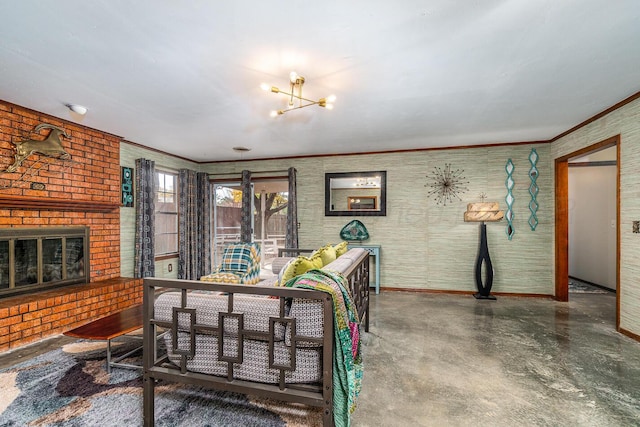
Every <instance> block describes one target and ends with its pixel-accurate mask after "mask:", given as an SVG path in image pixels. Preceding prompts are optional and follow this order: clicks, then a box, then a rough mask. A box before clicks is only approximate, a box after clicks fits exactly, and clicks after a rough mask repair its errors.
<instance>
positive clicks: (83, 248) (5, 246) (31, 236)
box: [0, 227, 89, 296]
mask: <svg viewBox="0 0 640 427" xmlns="http://www.w3.org/2000/svg"><path fill="white" fill-rule="evenodd" d="M88 261H89V229H88V228H86V227H69V228H32V229H18V228H15V229H13V228H11V229H2V230H0V296H7V295H14V294H16V293H25V292H31V291H35V290H42V289H46V288H50V287H55V286H61V285H67V284H75V283H82V282H88V281H89V262H88Z"/></svg>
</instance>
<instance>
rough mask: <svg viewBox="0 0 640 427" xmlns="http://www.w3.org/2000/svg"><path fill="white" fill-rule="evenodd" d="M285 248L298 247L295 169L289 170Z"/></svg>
mask: <svg viewBox="0 0 640 427" xmlns="http://www.w3.org/2000/svg"><path fill="white" fill-rule="evenodd" d="M285 247H287V248H297V247H298V194H297V189H296V169H295V168H289V201H288V202H287V235H286V236H285Z"/></svg>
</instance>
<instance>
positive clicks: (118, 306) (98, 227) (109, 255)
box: [0, 101, 142, 352]
mask: <svg viewBox="0 0 640 427" xmlns="http://www.w3.org/2000/svg"><path fill="white" fill-rule="evenodd" d="M40 123H48V124H51V125H55V126H59V127H61V128H63V129H64V130H65V131H66V132H67V133H68V134H70V138H69V139H67V138H63V139H62V146H63V147H64V149H65V151H67V152H68V153H69V154H70V155H71V160H70V161H64V160H61V159H51V158H47V157H44V156H41V155H39V154H34V155H32V156H31V157H29V158H27V160H25V161H24V163H23V164H22V166H21V167H19V168H18V169H17V171H16V172H14V173H7V172H0V197H2V199H0V227H46V226H60V225H74V226H88V227H90V241H91V244H90V252H91V260H90V263H91V264H90V266H91V272H90V281H91V282H92V283H90V284H85V285H74V286H69V287H65V288H58V289H53V290H48V291H44V292H39V293H37V294H33V295H23V296H14V297H10V298H4V299H0V352H2V351H6V350H8V349H13V348H16V347H19V346H22V345H25V344H28V343H31V342H34V341H37V340H40V339H42V338H44V337H47V336H50V335H55V334H59V333H62V332H65V331H67V330H69V329H73V328H75V327H77V326H80V325H82V324H85V323H88V322H89V321H91V320H93V319H96V318H99V317H104V316H106V315H108V314H111V313H113V312H116V311H120V310H122V309H124V308H127V307H129V306H131V305H134V304H140V303H141V302H142V281H141V280H134V279H120V278H119V276H120V212H119V209H118V206H119V202H120V141H121V138H120V137H118V136H115V135H111V134H108V133H104V132H100V131H97V130H94V129H90V128H87V127H84V126H81V125H78V124H75V123H72V122H67V121H64V120H61V119H58V118H55V117H52V116H48V115H46V114H43V113H39V112H36V111H32V110H28V109H25V108H22V107H19V106H16V105H13V104H10V103H6V102H3V101H0V171H3V170H6V168H7V166H9V165H11V164H12V163H13V161H14V146H13V144H12V143H11V142H18V141H22V140H26V139H34V140H42V139H44V137H45V136H46V135H48V132H49V130H42V131H41V132H40V133H39V134H33V133H31V131H32V130H33V128H34V127H35V126H37V125H38V124H40ZM30 171H34V172H35V173H33V174H32V175H29V174H27V175H28V178H27V179H26V180H25V179H21V177H22V176H23V175H25V172H30ZM32 182H36V183H41V184H44V185H45V189H44V190H32V189H31V188H30V186H31V183H32ZM25 198H27V199H30V201H33V199H34V198H37V200H45V201H55V202H59V201H63V202H65V203H66V204H65V203H60V204H55V206H54V207H47V208H39V207H38V206H35V207H34V206H31V205H29V207H28V208H25V207H16V205H15V204H14V203H13V202H14V201H18V202H21V201H23V200H24V199H25ZM68 201H70V203H69V202H68ZM74 202H75V203H80V202H89V206H92V207H93V206H95V205H100V206H102V207H103V208H101V209H92V208H88V209H85V210H84V211H83V210H80V211H79V210H78V207H77V205H76V206H75V207H74V205H73V203H74ZM70 206H71V207H70ZM104 206H107V208H106V209H104Z"/></svg>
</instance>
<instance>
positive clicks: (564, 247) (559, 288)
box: [555, 135, 620, 329]
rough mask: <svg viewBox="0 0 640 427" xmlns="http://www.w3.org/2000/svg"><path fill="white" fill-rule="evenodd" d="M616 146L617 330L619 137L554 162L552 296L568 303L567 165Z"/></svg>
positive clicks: (617, 322)
mask: <svg viewBox="0 0 640 427" xmlns="http://www.w3.org/2000/svg"><path fill="white" fill-rule="evenodd" d="M611 147H615V159H616V160H615V164H616V171H615V176H616V178H615V179H616V195H615V199H616V202H615V206H616V207H615V211H616V212H615V217H616V219H615V240H616V243H615V288H616V290H617V292H616V329H619V326H620V309H619V307H620V291H619V289H620V136H619V135H618V136H615V137H612V138H609V139H606V140H604V141H601V142H599V143H597V144H594V145H591V146H589V147H586V148H583V149H581V150H578V151H575V152H573V153H570V154H568V155H565V156H563V157H560V158H558V159H556V161H555V209H556V211H555V219H556V234H555V258H556V259H555V265H556V280H555V282H556V283H555V296H556V299H557V300H559V301H568V300H569V211H570V209H569V163H570V162H571V161H572V160H574V159H577V158H580V157H583V156H585V155H587V154H590V153H596V152H599V151H602V150H605V149H608V148H611Z"/></svg>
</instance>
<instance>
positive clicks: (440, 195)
mask: <svg viewBox="0 0 640 427" xmlns="http://www.w3.org/2000/svg"><path fill="white" fill-rule="evenodd" d="M463 172H464V169H456V170H452V169H451V164H450V163H445V165H444V168H439V167H437V166H435V167H434V168H433V171H432V172H431V173H430V174H428V175H427V180H428V181H429V182H428V183H427V184H426V185H425V187H430V188H431V190H429V193H428V194H427V196H428V197H431V198H433V199H434V200H435V201H436V204H438V205H439V204H442V205H443V206H447V203H451V202H453V201H454V199H458V200H462V199H461V198H460V194H462V193H465V192H467V191H468V190H469V189H468V188H467V187H466V184H469V181H467V180H466V178H465V177H464V176H463V175H462V173H463Z"/></svg>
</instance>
